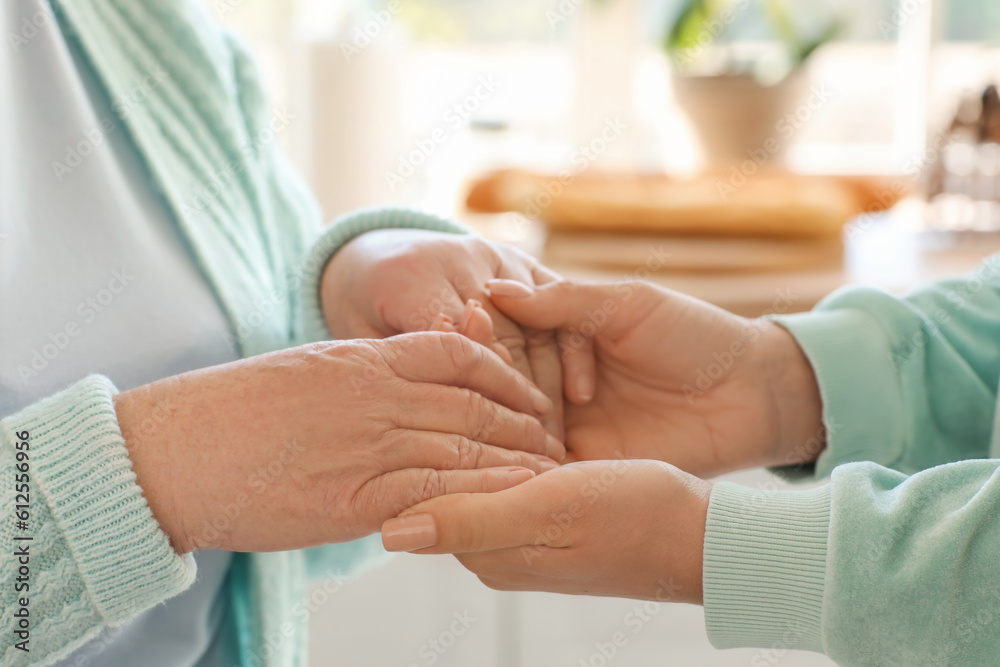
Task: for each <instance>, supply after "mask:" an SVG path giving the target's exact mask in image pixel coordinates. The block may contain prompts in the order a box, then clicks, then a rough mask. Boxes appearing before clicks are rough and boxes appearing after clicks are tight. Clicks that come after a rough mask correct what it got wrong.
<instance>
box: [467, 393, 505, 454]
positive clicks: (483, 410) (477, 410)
mask: <svg viewBox="0 0 1000 667" xmlns="http://www.w3.org/2000/svg"><path fill="white" fill-rule="evenodd" d="M463 391H465V392H466V395H467V396H468V399H467V402H466V415H467V417H468V433H469V437H470V438H472V439H473V440H476V441H478V442H484V441H486V439H487V438H488V437H489V436H490V434H491V433H493V432H494V431H495V430H496V429H497V424H496V422H497V419H496V418H495V415H494V414H493V409H492V407H491V406H490V404H488V403H487V402H486V399H484V398H483V397H482V396H480V395H479V394H477V393H475V392H474V391H471V390H468V389H465V390H463Z"/></svg>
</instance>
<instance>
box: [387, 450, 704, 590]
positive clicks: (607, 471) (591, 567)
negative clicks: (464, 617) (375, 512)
mask: <svg viewBox="0 0 1000 667" xmlns="http://www.w3.org/2000/svg"><path fill="white" fill-rule="evenodd" d="M711 488H712V485H711V484H710V483H708V482H705V481H703V480H700V479H698V478H697V477H693V476H691V475H688V474H687V473H684V472H682V471H680V470H678V469H677V468H674V467H673V466H670V465H668V464H666V463H661V462H659V461H600V462H597V461H595V462H586V463H573V464H569V465H565V466H563V467H561V468H558V469H556V470H551V471H549V472H546V473H544V474H542V475H539V476H537V477H535V478H534V479H531V480H528V481H527V482H525V483H524V484H521V485H519V486H517V487H514V488H512V489H508V490H506V491H501V492H499V493H492V494H479V495H471V494H456V495H450V496H442V497H440V498H434V499H432V500H429V501H427V502H424V503H421V504H420V505H417V506H415V507H412V508H410V509H409V510H407V511H406V512H404V513H403V516H402V517H400V518H396V519H390V520H389V521H387V522H386V523H385V524H384V525H383V527H382V541H383V543H384V544H385V547H386V548H387V549H389V550H390V551H415V552H416V553H421V554H436V553H454V554H456V555H457V556H458V559H459V560H460V561H461V562H462V564H463V565H465V567H467V568H469V569H470V570H471V571H472V572H474V573H475V574H476V575H478V576H479V578H480V579H481V580H482V581H483V583H485V584H486V585H487V586H489V587H491V588H496V589H499V590H532V591H549V592H553V593H575V594H582V595H606V596H616V597H630V598H638V599H645V600H656V601H659V602H667V601H672V602H692V603H700V602H701V601H702V583H701V570H702V551H703V547H704V539H705V520H706V516H707V514H708V501H709V496H710V494H711Z"/></svg>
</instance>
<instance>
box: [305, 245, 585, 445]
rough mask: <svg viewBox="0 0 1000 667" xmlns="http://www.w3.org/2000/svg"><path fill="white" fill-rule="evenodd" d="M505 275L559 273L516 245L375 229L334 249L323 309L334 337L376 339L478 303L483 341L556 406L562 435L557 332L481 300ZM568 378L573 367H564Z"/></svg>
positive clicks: (537, 280) (422, 327)
mask: <svg viewBox="0 0 1000 667" xmlns="http://www.w3.org/2000/svg"><path fill="white" fill-rule="evenodd" d="M494 278H509V279H512V280H517V281H520V282H522V283H525V284H528V285H543V284H546V283H549V282H552V281H555V280H558V279H559V276H558V275H557V274H555V273H553V272H552V271H551V270H549V269H547V268H545V267H544V266H542V265H540V264H539V263H538V262H537V261H535V259H534V258H532V257H530V256H529V255H526V254H525V253H523V252H521V251H519V250H517V249H516V248H513V247H510V246H507V245H503V244H499V243H490V242H488V241H484V240H483V239H481V238H478V237H475V236H462V235H458V234H446V233H440V232H429V231H421V230H406V229H392V230H383V231H373V232H368V233H367V234H363V235H361V236H359V237H358V238H356V239H354V240H353V241H351V242H350V243H348V244H347V245H346V246H344V247H343V248H342V249H340V251H338V252H337V254H336V255H334V257H333V259H332V260H331V261H330V263H329V265H328V266H327V268H326V270H325V272H324V275H323V281H322V290H321V296H322V303H323V312H324V314H325V317H326V323H327V326H328V327H329V328H330V331H331V332H332V333H333V336H334V338H337V339H349V338H382V337H385V336H393V335H396V334H400V333H408V332H414V331H427V330H428V329H430V328H431V326H432V324H433V323H434V321H435V319H436V318H437V317H438V315H445V316H448V317H450V318H452V319H453V320H454V321H455V322H456V323H458V322H459V321H460V318H461V315H462V311H463V307H464V305H465V302H466V301H467V300H468V299H478V300H480V301H483V302H484V304H485V308H486V309H487V311H488V312H489V314H490V315H491V316H492V319H493V323H494V327H495V329H494V335H493V338H494V340H492V341H487V344H488V345H492V347H493V348H494V350H495V351H496V352H497V353H498V354H500V355H501V356H503V357H505V358H507V359H509V360H510V361H511V363H513V365H514V367H515V368H517V369H518V370H519V371H521V373H523V374H524V375H525V376H526V377H527V378H528V379H530V380H532V381H534V382H535V383H536V384H537V385H538V386H539V387H540V388H541V389H542V391H544V392H545V394H546V395H547V396H549V398H551V399H552V400H553V402H554V403H555V405H556V410H555V411H554V412H553V413H552V414H551V415H549V416H547V418H546V419H547V421H546V427H547V428H548V429H549V431H550V432H551V433H553V434H554V435H555V436H556V437H557V438H561V437H562V435H561V430H560V429H561V426H562V423H561V417H562V392H561V384H562V381H561V373H562V366H561V364H560V359H559V354H558V348H557V346H556V335H555V334H554V332H552V331H537V330H534V329H532V328H531V327H521V326H518V325H517V324H515V323H514V322H512V321H511V320H510V319H509V318H507V317H505V316H504V315H503V314H502V313H501V312H500V311H498V310H496V309H495V308H493V306H492V305H490V304H489V303H488V302H486V301H485V296H486V295H485V292H484V290H483V285H484V284H485V283H486V281H487V280H491V279H494ZM566 373H567V378H568V380H567V381H569V382H572V383H575V382H576V380H575V374H574V373H575V371H574V369H573V368H572V367H568V368H567V369H566Z"/></svg>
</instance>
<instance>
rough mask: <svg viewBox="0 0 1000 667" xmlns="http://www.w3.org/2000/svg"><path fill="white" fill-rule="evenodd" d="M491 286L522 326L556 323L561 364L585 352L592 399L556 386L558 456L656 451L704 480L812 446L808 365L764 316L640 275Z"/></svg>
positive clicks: (818, 428)
mask: <svg viewBox="0 0 1000 667" xmlns="http://www.w3.org/2000/svg"><path fill="white" fill-rule="evenodd" d="M490 292H491V294H492V296H491V299H492V302H493V304H494V305H495V306H496V307H497V308H498V309H499V310H501V311H502V312H503V313H504V314H505V315H507V316H508V317H510V318H511V319H512V320H513V321H515V322H518V323H519V324H521V325H522V326H527V327H532V328H537V329H548V328H555V329H560V330H561V331H562V335H563V341H564V342H563V343H562V345H563V350H562V354H563V358H564V360H568V361H567V362H568V363H573V364H574V365H575V366H576V367H578V368H579V367H582V366H584V365H586V363H588V362H589V363H593V362H592V361H590V360H593V359H596V387H594V388H593V395H592V397H591V396H589V394H590V391H585V392H582V393H581V391H580V388H579V387H578V386H574V385H571V384H567V385H566V387H565V391H566V396H567V397H568V398H569V399H570V402H568V403H567V405H566V415H565V424H566V439H565V442H566V446H567V448H568V449H569V456H568V457H567V460H570V461H571V460H592V459H612V458H617V457H625V458H645V459H658V460H661V461H667V462H669V463H672V464H674V465H676V466H678V467H679V468H681V469H683V470H686V471H688V472H690V473H693V474H696V475H699V476H701V477H709V476H712V475H716V474H719V473H722V472H727V471H732V470H736V469H741V468H748V467H755V466H761V465H784V464H797V463H802V462H805V461H811V460H815V458H816V456H817V455H818V454H819V450H820V449H821V448H822V444H821V443H822V438H823V433H822V425H821V424H822V422H821V404H820V397H819V390H818V388H817V385H816V379H815V377H814V375H813V372H812V367H811V366H810V364H809V362H808V360H807V359H806V358H805V356H804V355H803V353H802V351H801V349H800V348H799V347H798V345H797V344H796V343H795V340H794V339H793V338H792V336H791V335H790V334H789V333H787V332H786V331H785V330H784V329H782V328H781V327H779V326H777V325H775V324H773V323H771V322H766V321H763V320H748V319H746V318H742V317H737V316H736V315H733V314H731V313H728V312H726V311H724V310H721V309H719V308H716V307H714V306H710V305H708V304H706V303H704V302H702V301H698V300H696V299H692V298H689V297H686V296H683V295H681V294H677V293H675V292H671V291H668V290H665V289H661V288H658V287H656V286H654V285H651V284H648V283H640V282H633V283H618V284H615V285H584V284H578V283H572V282H554V283H549V284H546V285H543V286H540V287H535V288H531V287H527V286H525V285H523V284H520V283H515V282H510V281H494V282H491V283H490ZM463 333H464V332H463ZM591 348H593V353H592V350H591Z"/></svg>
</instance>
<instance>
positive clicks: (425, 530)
mask: <svg viewBox="0 0 1000 667" xmlns="http://www.w3.org/2000/svg"><path fill="white" fill-rule="evenodd" d="M534 476H535V473H533V472H532V471H531V470H526V469H524V468H483V469H481V470H447V471H441V470H435V469H433V468H424V469H421V468H410V469H407V470H397V471H395V472H391V473H387V474H385V475H382V476H380V477H378V478H377V479H376V480H374V484H375V486H373V487H372V488H371V489H370V490H369V491H368V492H369V493H371V494H373V495H374V496H375V498H376V499H377V500H376V502H378V504H379V506H380V507H383V508H385V511H384V512H383V515H384V516H386V517H387V519H386V521H385V523H383V524H382V528H383V535H382V542H383V544H384V545H385V546H386V549H389V550H390V551H409V550H413V549H420V548H422V547H426V546H431V545H433V544H435V543H436V542H437V539H438V538H437V531H436V528H435V522H434V520H433V518H430V519H428V518H426V516H427V515H417V516H416V518H402V517H396V515H397V514H399V513H400V512H401V511H403V510H405V509H406V508H408V507H411V506H413V505H418V504H420V503H423V502H426V501H429V500H433V499H434V498H437V497H440V496H444V497H448V494H459V495H460V496H461V497H469V496H473V497H474V496H478V495H491V494H495V493H502V492H504V491H506V490H509V489H511V488H513V487H515V486H518V485H519V484H523V483H524V482H526V481H528V480H530V479H532V478H533V477H534ZM389 517H395V518H389ZM421 517H425V518H421Z"/></svg>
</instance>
